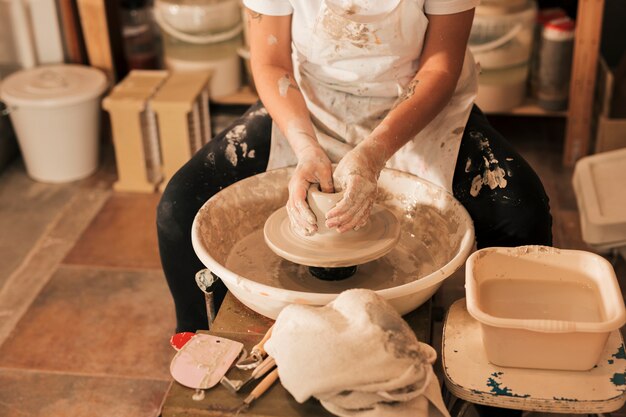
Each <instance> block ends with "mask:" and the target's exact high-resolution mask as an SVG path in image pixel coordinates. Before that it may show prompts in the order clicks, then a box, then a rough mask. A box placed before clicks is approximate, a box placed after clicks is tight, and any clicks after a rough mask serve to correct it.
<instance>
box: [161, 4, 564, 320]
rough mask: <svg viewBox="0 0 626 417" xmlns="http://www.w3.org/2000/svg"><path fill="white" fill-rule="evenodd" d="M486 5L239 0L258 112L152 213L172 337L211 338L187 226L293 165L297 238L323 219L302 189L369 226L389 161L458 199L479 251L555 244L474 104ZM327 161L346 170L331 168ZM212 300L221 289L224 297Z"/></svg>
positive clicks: (526, 185) (175, 182)
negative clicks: (476, 45) (170, 303)
mask: <svg viewBox="0 0 626 417" xmlns="http://www.w3.org/2000/svg"><path fill="white" fill-rule="evenodd" d="M477 3H478V0H388V1H377V0H244V4H245V5H246V6H247V7H248V13H249V16H248V17H249V19H248V25H249V34H250V39H251V41H250V48H251V65H252V72H253V75H254V79H255V85H256V88H257V91H258V93H259V96H260V99H261V102H262V104H261V103H258V104H256V105H255V106H253V107H252V108H251V109H250V110H249V111H248V112H247V113H246V114H245V115H244V116H243V117H242V118H241V119H239V120H238V121H236V122H235V123H234V124H233V125H232V126H230V127H229V128H228V129H226V130H225V131H224V132H222V133H221V134H219V135H218V136H217V137H216V138H214V139H213V140H212V141H211V142H210V143H209V144H207V145H206V146H205V147H204V148H203V149H201V150H200V151H199V152H198V153H197V154H196V155H195V156H194V157H193V158H192V159H191V160H190V161H189V162H188V163H187V164H186V165H185V166H183V167H182V168H181V169H180V171H179V172H178V173H177V174H176V175H175V176H174V177H173V178H172V179H171V181H170V182H169V184H168V186H167V188H166V190H165V192H164V193H163V197H162V200H161V202H160V204H159V208H158V220H157V223H158V235H159V247H160V253H161V260H162V264H163V269H164V272H165V275H166V278H167V281H168V284H169V286H170V290H171V292H172V295H173V297H174V301H175V305H176V316H177V331H178V332H181V331H196V330H198V329H206V328H207V326H208V324H207V315H206V310H205V303H204V297H203V294H202V293H201V292H200V291H199V290H198V289H197V287H196V284H195V281H194V275H195V273H196V272H197V271H198V270H200V269H202V268H203V266H202V264H201V263H200V261H199V260H198V259H197V257H196V256H195V254H194V251H193V249H192V246H191V239H190V231H191V224H192V221H193V218H194V216H195V214H196V212H197V211H198V209H199V208H200V207H201V206H202V204H203V203H204V202H205V201H206V200H207V199H208V198H210V197H211V196H212V195H213V194H215V193H216V192H218V191H219V190H221V189H222V188H224V187H226V186H228V185H230V184H232V183H234V182H236V181H238V180H240V179H242V178H245V177H248V176H251V175H254V174H258V173H260V172H263V171H265V170H267V169H273V168H278V167H281V166H288V165H294V164H295V165H296V169H295V172H294V174H293V177H292V178H291V180H290V182H289V201H288V203H287V209H288V213H289V216H290V219H291V222H292V225H293V226H294V227H295V228H296V230H298V231H299V232H301V233H305V234H308V233H314V231H315V228H316V226H315V224H316V219H315V216H314V215H313V214H312V212H311V211H310V209H309V207H308V205H307V203H306V201H305V197H306V190H307V189H308V187H309V185H310V184H312V183H318V184H319V185H320V187H321V189H322V190H323V191H326V192H331V191H333V190H334V189H338V188H340V189H343V190H345V194H344V197H343V199H342V200H341V201H340V202H339V203H338V204H337V206H336V207H335V208H334V209H333V210H331V211H330V212H329V213H328V216H327V219H326V224H327V225H328V226H329V227H334V228H337V229H338V230H339V231H340V232H345V231H347V230H350V229H356V228H359V227H361V226H362V225H364V224H365V222H366V221H367V218H368V215H369V212H370V209H371V207H372V203H373V201H374V198H375V195H376V182H377V179H378V176H379V174H380V171H381V170H382V169H383V167H385V166H388V167H392V168H396V169H400V170H403V171H407V172H410V173H413V174H415V175H418V176H420V177H423V178H426V179H428V180H430V181H432V182H434V183H436V184H438V185H440V186H442V187H444V188H446V189H448V190H449V191H451V192H453V194H454V196H455V197H456V198H457V199H458V200H459V201H460V202H461V203H462V204H463V205H464V206H465V208H466V209H467V210H468V212H469V214H470V215H471V217H472V219H473V220H474V225H475V230H476V239H477V245H478V247H479V248H482V247H487V246H518V245H525V244H542V245H550V244H551V243H552V242H551V241H552V234H551V223H552V220H551V216H550V212H549V206H548V197H547V196H546V194H545V192H544V189H543V186H542V184H541V182H540V180H539V178H538V177H537V175H536V174H535V173H534V172H533V170H532V169H531V168H530V166H529V165H528V164H527V163H526V162H525V161H524V160H523V159H522V158H521V157H520V155H518V154H517V153H516V152H515V151H514V150H513V149H512V148H511V146H510V145H509V144H508V143H507V142H506V141H505V140H504V139H503V138H502V137H501V135H500V134H498V133H497V132H496V131H495V130H494V129H493V128H492V127H491V126H490V125H489V124H488V122H487V120H486V119H485V118H484V116H483V115H482V113H481V112H480V110H479V109H478V108H477V107H476V106H474V105H473V100H474V98H475V95H476V89H477V82H476V69H475V64H474V61H473V58H472V56H471V54H470V53H469V51H468V49H467V39H468V36H469V32H470V29H471V24H472V19H473V14H474V7H475V6H476V4H477ZM331 161H333V162H338V165H337V167H336V169H335V170H334V172H333V170H332V166H331ZM217 293H218V294H217V295H216V296H217V300H216V301H217V303H218V305H219V303H220V302H221V299H222V298H223V296H224V293H225V289H224V287H223V286H222V287H220V288H219V289H218V290H217Z"/></svg>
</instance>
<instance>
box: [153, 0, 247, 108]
mask: <svg viewBox="0 0 626 417" xmlns="http://www.w3.org/2000/svg"><path fill="white" fill-rule="evenodd" d="M154 17H155V20H156V22H157V24H158V25H159V27H160V29H161V32H162V35H163V46H164V62H165V66H166V67H167V68H168V69H170V70H173V71H207V70H208V71H211V72H212V74H213V76H212V78H211V89H210V96H211V97H212V98H215V97H222V96H227V95H229V94H233V93H235V92H237V90H239V88H240V87H241V78H242V70H241V59H240V58H239V55H238V53H237V51H238V49H239V48H240V47H241V46H242V45H243V36H242V30H243V25H242V24H241V6H240V4H239V2H238V1H237V0H156V2H155V4H154Z"/></svg>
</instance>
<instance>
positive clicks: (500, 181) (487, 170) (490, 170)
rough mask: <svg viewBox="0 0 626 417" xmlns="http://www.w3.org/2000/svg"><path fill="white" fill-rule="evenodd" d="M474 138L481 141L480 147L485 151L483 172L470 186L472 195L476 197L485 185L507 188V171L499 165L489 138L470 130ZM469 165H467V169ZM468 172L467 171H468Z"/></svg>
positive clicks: (493, 187) (491, 187)
mask: <svg viewBox="0 0 626 417" xmlns="http://www.w3.org/2000/svg"><path fill="white" fill-rule="evenodd" d="M470 136H471V137H472V138H473V139H475V140H476V139H477V140H479V141H480V149H481V150H482V151H483V164H482V165H483V174H482V175H476V176H475V177H474V179H473V180H472V185H471V187H470V195H471V196H472V197H476V196H477V195H478V193H480V190H481V189H482V187H483V185H487V186H489V188H490V189H492V190H493V189H495V188H497V187H499V188H506V185H507V180H506V178H505V177H506V175H507V173H506V171H504V169H502V168H501V167H500V166H499V162H498V160H497V159H496V157H495V156H494V154H493V152H492V151H491V147H490V145H489V140H487V138H485V137H484V136H483V134H482V133H480V132H476V131H474V132H470ZM467 167H468V165H466V169H467ZM466 172H467V171H466Z"/></svg>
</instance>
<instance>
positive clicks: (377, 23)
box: [243, 0, 480, 190]
mask: <svg viewBox="0 0 626 417" xmlns="http://www.w3.org/2000/svg"><path fill="white" fill-rule="evenodd" d="M243 1H244V5H245V6H246V7H248V8H249V9H251V10H252V11H255V12H257V13H260V14H264V15H273V16H284V15H289V14H292V23H291V24H292V29H291V32H292V33H291V36H292V39H291V40H292V49H293V55H292V59H293V64H294V75H295V77H296V80H297V82H298V84H299V86H300V90H301V92H302V94H303V96H304V98H305V101H306V102H307V107H308V109H309V111H310V113H311V115H312V119H313V122H314V125H315V127H316V129H317V130H318V131H320V132H324V134H327V135H328V136H330V137H331V138H334V139H336V140H338V141H340V142H343V143H346V144H349V145H356V144H357V143H358V142H360V141H361V140H363V139H364V138H365V137H367V135H368V134H369V133H371V131H372V130H373V129H374V128H375V127H376V125H377V124H378V123H380V121H381V120H382V118H384V116H385V115H386V113H387V112H388V111H389V110H390V109H391V108H392V106H393V104H394V102H395V101H396V100H397V99H398V97H399V96H400V95H401V94H402V93H403V92H405V90H406V89H407V88H409V87H408V85H409V82H410V81H411V80H412V79H413V78H414V77H415V74H416V73H417V69H418V63H419V57H420V54H421V51H422V47H423V42H424V35H425V33H426V29H427V27H428V17H427V14H453V13H458V12H462V11H465V10H468V9H471V8H473V7H475V6H476V5H477V4H478V3H479V1H480V0H388V1H382V0H243ZM273 41H274V42H280V39H273ZM476 89H477V81H476V71H475V64H474V60H473V57H472V56H471V54H470V53H469V50H468V51H467V53H466V57H465V62H464V66H463V71H462V73H461V76H460V78H459V81H458V83H457V87H456V90H455V93H454V96H453V98H452V99H451V101H450V103H449V105H448V106H446V108H445V109H444V110H443V111H442V112H441V113H440V114H439V115H438V116H437V117H436V118H435V119H434V120H433V121H432V122H431V123H430V124H429V125H428V126H427V127H426V128H425V129H423V130H422V132H420V134H418V135H417V136H416V137H415V138H413V140H411V141H409V143H407V144H406V145H405V146H404V147H403V148H402V149H400V150H399V151H398V152H397V153H396V154H395V155H394V156H393V157H392V158H391V159H390V160H389V162H388V164H387V166H388V167H392V168H396V169H400V170H403V171H407V172H411V173H413V174H415V175H418V176H421V177H423V178H426V179H429V180H431V181H433V182H435V183H436V184H439V185H441V186H443V187H444V188H446V189H448V190H451V185H452V176H453V172H454V166H455V162H456V156H457V153H458V147H459V144H460V139H461V134H462V131H463V129H460V130H459V127H464V126H465V123H466V121H467V117H468V116H469V112H470V110H471V106H472V104H473V100H474V98H475V94H476ZM274 130H275V131H277V129H274ZM276 133H279V132H276ZM278 136H280V135H278V134H273V137H272V147H273V148H275V149H273V151H274V150H276V149H278V148H280V150H281V152H282V151H285V149H287V150H288V147H287V146H284V143H283V144H282V145H280V146H279V140H281V138H279V137H278ZM282 140H284V138H282ZM273 151H272V152H270V165H269V167H270V168H277V167H279V166H281V165H283V166H284V165H289V164H291V163H293V162H294V159H293V158H291V159H290V160H287V159H288V158H286V157H285V156H284V155H282V154H281V155H282V156H279V154H280V152H278V151H276V152H273ZM278 159H281V160H284V161H283V162H284V163H274V162H275V161H277V160H278Z"/></svg>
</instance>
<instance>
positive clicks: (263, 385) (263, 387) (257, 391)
mask: <svg viewBox="0 0 626 417" xmlns="http://www.w3.org/2000/svg"><path fill="white" fill-rule="evenodd" d="M277 379H278V368H276V369H274V370H273V371H272V372H270V373H269V375H267V376H266V377H265V378H263V381H261V382H260V383H259V385H257V386H256V387H255V388H254V389H253V390H252V392H251V393H250V395H248V396H247V397H246V398H245V399H244V400H243V404H241V406H239V408H238V409H237V412H236V413H235V416H238V415H239V414H240V413H243V412H244V411H246V410H247V409H248V408H249V407H250V404H252V402H253V401H255V400H256V399H257V398H259V397H260V396H261V395H263V394H264V393H265V391H267V390H268V388H269V387H271V386H272V385H273V384H274V382H276V380H277Z"/></svg>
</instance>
